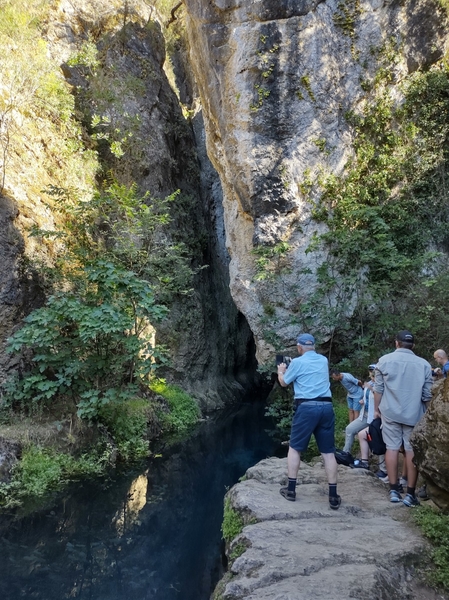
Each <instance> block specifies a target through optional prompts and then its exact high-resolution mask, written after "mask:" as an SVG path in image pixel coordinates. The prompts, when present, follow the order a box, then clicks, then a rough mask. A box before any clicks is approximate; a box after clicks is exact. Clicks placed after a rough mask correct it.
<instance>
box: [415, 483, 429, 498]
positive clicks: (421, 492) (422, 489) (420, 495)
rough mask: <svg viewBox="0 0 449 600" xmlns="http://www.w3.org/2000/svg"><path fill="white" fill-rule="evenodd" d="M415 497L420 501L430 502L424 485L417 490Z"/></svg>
mask: <svg viewBox="0 0 449 600" xmlns="http://www.w3.org/2000/svg"><path fill="white" fill-rule="evenodd" d="M417 496H418V498H419V499H420V500H430V496H429V494H428V493H427V488H426V486H425V485H423V486H422V487H420V488H419V490H418V493H417Z"/></svg>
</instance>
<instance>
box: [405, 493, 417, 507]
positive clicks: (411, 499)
mask: <svg viewBox="0 0 449 600" xmlns="http://www.w3.org/2000/svg"><path fill="white" fill-rule="evenodd" d="M402 502H403V503H404V504H405V506H410V508H414V507H415V506H419V500H418V498H417V497H416V496H412V495H411V494H407V495H406V496H405V498H404V500H403V501H402Z"/></svg>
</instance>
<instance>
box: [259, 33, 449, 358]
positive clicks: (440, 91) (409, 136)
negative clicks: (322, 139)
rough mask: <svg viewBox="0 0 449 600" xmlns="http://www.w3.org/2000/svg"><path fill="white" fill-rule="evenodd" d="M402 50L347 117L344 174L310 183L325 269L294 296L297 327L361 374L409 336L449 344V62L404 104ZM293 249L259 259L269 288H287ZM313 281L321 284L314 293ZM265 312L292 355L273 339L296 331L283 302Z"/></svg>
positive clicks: (387, 59)
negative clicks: (397, 69)
mask: <svg viewBox="0 0 449 600" xmlns="http://www.w3.org/2000/svg"><path fill="white" fill-rule="evenodd" d="M398 52H399V48H398V47H397V46H396V45H395V43H394V42H393V41H391V40H390V41H389V42H388V43H387V44H385V46H384V47H383V48H380V49H377V50H376V55H377V56H378V59H379V68H378V70H377V72H376V73H375V75H374V76H373V77H372V79H371V80H370V81H365V82H364V83H365V85H366V86H368V87H369V89H370V94H369V95H367V97H366V99H365V101H364V103H363V104H361V108H360V109H359V110H357V111H349V112H347V113H346V115H345V116H346V120H347V122H348V124H349V125H350V127H351V128H352V131H353V139H354V142H353V156H352V157H351V159H350V160H349V161H348V162H347V164H346V167H345V169H344V171H343V173H342V174H341V175H338V176H337V175H334V174H328V173H326V172H325V171H324V170H322V172H321V173H320V175H319V176H318V177H317V179H316V180H314V181H312V180H311V178H310V176H309V175H307V177H306V181H305V183H304V185H303V186H302V187H301V191H302V193H303V194H304V195H305V196H306V197H307V198H308V199H309V202H310V207H311V214H312V218H313V219H314V221H315V222H316V223H318V224H321V225H322V227H321V228H320V227H317V229H316V231H315V233H314V235H313V236H312V238H311V242H310V244H309V246H308V248H307V250H306V253H308V254H311V253H312V254H314V255H315V256H316V257H317V261H318V266H317V268H316V271H315V272H314V273H312V271H311V270H310V269H309V268H306V269H303V270H302V271H300V272H299V273H298V280H297V283H298V285H297V286H296V287H295V289H293V287H294V286H292V285H291V284H290V287H289V290H288V294H286V295H288V296H289V298H290V307H291V306H292V305H293V304H294V306H295V309H294V311H293V310H291V308H290V314H291V313H293V314H291V316H290V317H288V319H289V324H290V325H297V326H298V327H301V328H303V329H306V330H307V329H308V328H314V332H315V333H316V335H317V337H318V339H319V341H320V342H321V341H324V342H325V347H326V348H327V350H328V354H329V357H330V360H331V361H336V360H338V359H339V358H341V357H342V356H346V357H349V359H350V360H352V361H353V362H354V363H355V365H357V366H359V365H360V366H362V365H366V364H367V361H368V362H370V361H372V360H374V359H375V358H376V357H377V355H378V353H379V352H381V353H382V352H384V351H386V350H388V349H389V348H390V344H391V340H392V336H393V335H394V333H395V331H396V330H398V329H402V328H405V327H407V328H409V329H411V330H413V331H414V333H415V334H416V335H417V337H418V339H419V341H420V349H421V352H425V351H426V350H427V348H429V352H430V349H431V348H434V347H437V346H438V345H442V346H443V347H444V346H445V344H447V339H448V337H449V326H448V324H447V322H446V321H447V320H446V319H445V318H444V314H443V310H442V306H441V302H442V299H443V297H444V296H445V295H447V292H448V291H449V288H448V287H447V286H448V281H449V271H448V269H447V267H446V260H445V253H446V252H447V250H448V249H449V236H448V233H447V231H448V228H447V224H448V221H449V193H448V176H449V153H448V141H449V69H448V66H447V64H446V63H445V62H444V61H441V62H440V63H438V64H436V65H434V66H433V67H432V68H430V69H429V70H428V71H426V72H423V71H417V72H415V73H413V74H412V75H410V76H409V77H408V78H406V79H405V80H404V81H403V82H402V83H401V85H400V90H401V92H402V94H403V99H402V101H400V102H399V101H398V100H397V94H394V93H393V90H392V87H391V83H392V81H393V79H394V75H393V68H394V63H395V61H396V60H397V56H398ZM396 89H397V86H396ZM317 197H318V198H319V199H318V200H316V198H317ZM312 198H313V199H312ZM282 248H283V250H284V252H283V253H281V254H279V252H277V251H276V248H268V249H257V250H256V251H255V254H256V255H257V257H258V258H257V261H256V271H257V273H256V278H257V279H258V280H259V281H265V282H267V283H265V285H266V287H267V286H268V285H269V282H270V281H272V279H273V278H274V277H276V278H277V279H276V282H277V285H278V288H279V290H281V289H282V286H283V283H282V277H283V274H282V270H280V269H278V268H277V267H276V264H277V263H279V260H280V259H282V261H284V262H285V263H286V264H287V265H288V264H289V261H288V258H289V257H288V249H289V243H288V242H287V241H286V242H285V243H284V242H283V243H282ZM310 275H314V276H315V277H316V279H317V286H316V287H315V288H314V289H313V291H312V292H311V293H307V292H309V290H307V283H306V282H307V281H308V279H307V278H308V277H310ZM304 290H307V292H306V293H304ZM264 312H265V315H264V317H263V320H265V321H266V323H265V339H266V340H267V341H270V342H272V341H274V342H275V343H276V344H277V345H276V344H275V347H276V349H279V350H282V347H281V346H279V344H280V342H281V340H280V339H279V338H277V339H276V336H274V335H273V331H274V330H275V329H276V328H277V327H278V326H279V325H285V324H286V323H282V322H281V321H282V317H280V316H279V314H278V312H277V310H276V307H275V306H272V305H270V306H267V307H264ZM279 319H281V321H280V320H279ZM318 324H319V325H318ZM262 325H263V323H262ZM317 325H318V327H317Z"/></svg>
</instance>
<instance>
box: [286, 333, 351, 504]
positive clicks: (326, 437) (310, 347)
mask: <svg viewBox="0 0 449 600" xmlns="http://www.w3.org/2000/svg"><path fill="white" fill-rule="evenodd" d="M297 346H298V354H299V356H298V358H294V359H293V360H292V361H291V363H290V365H289V366H288V369H287V365H286V364H285V363H281V364H280V365H279V366H278V379H279V383H280V384H281V386H282V387H287V386H288V385H289V384H290V383H293V390H294V396H295V414H294V416H293V422H292V429H291V435H290V446H289V449H288V456H287V469H288V486H286V487H282V488H281V489H280V493H281V495H282V496H283V497H284V498H285V499H286V500H290V501H294V500H295V499H296V479H297V477H298V471H299V467H300V464H301V453H302V452H305V451H306V450H307V446H308V445H309V441H310V438H311V437H312V434H313V435H314V436H315V439H316V442H317V445H318V449H319V451H320V452H321V456H322V457H323V461H324V468H325V470H326V475H327V479H328V483H329V505H330V507H331V508H333V509H337V508H338V507H339V506H340V503H341V498H340V496H339V495H338V494H337V461H336V460H335V435H334V430H335V415H334V409H333V406H332V396H331V391H330V381H329V366H328V362H327V358H326V357H325V356H322V355H321V354H317V353H316V352H315V338H314V337H313V336H312V335H310V333H302V334H301V335H300V336H298V339H297Z"/></svg>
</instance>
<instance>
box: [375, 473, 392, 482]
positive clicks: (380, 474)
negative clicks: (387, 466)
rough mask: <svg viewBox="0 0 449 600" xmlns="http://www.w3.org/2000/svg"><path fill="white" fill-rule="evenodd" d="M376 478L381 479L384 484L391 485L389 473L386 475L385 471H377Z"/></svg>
mask: <svg viewBox="0 0 449 600" xmlns="http://www.w3.org/2000/svg"><path fill="white" fill-rule="evenodd" d="M376 477H379V479H380V480H381V481H383V482H384V483H390V480H389V479H388V473H385V471H377V473H376Z"/></svg>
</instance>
